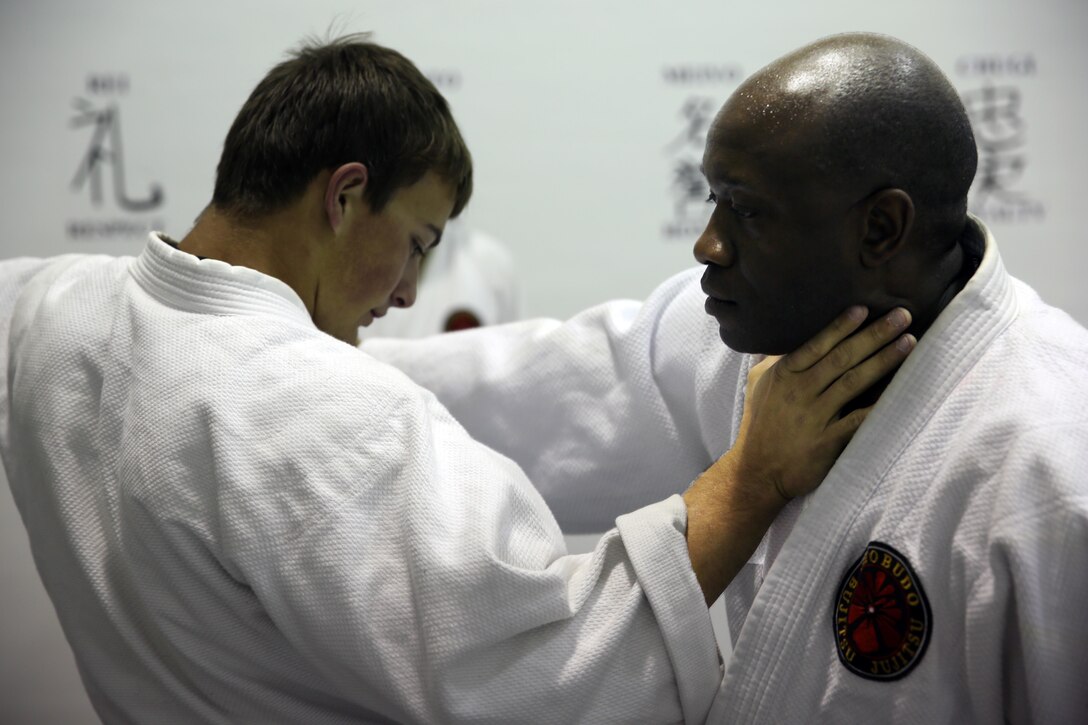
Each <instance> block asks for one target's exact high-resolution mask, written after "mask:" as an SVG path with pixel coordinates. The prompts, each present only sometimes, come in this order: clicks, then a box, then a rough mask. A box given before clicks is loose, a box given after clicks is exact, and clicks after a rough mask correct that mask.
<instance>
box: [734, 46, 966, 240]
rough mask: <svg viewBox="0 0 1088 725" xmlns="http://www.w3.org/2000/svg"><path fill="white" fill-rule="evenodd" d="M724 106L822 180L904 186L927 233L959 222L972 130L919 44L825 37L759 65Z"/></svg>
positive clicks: (857, 187)
mask: <svg viewBox="0 0 1088 725" xmlns="http://www.w3.org/2000/svg"><path fill="white" fill-rule="evenodd" d="M726 106H727V107H728V108H729V109H730V110H731V111H732V112H733V115H734V118H737V117H740V116H747V117H748V118H749V119H750V120H751V122H752V124H753V127H754V128H753V130H755V129H758V133H760V134H762V135H763V136H764V138H765V139H767V140H768V141H769V142H770V143H773V144H777V145H778V146H779V147H780V148H781V149H783V150H784V151H789V150H792V151H793V152H794V153H796V156H797V158H796V161H797V163H799V164H804V165H808V166H811V167H812V169H811V170H812V171H813V172H815V173H819V174H821V175H823V176H824V177H825V179H826V181H827V183H830V184H834V185H836V186H838V187H840V188H842V189H844V190H848V191H849V192H850V193H852V194H855V195H862V194H865V193H869V192H871V191H874V190H876V189H880V188H899V189H903V190H904V191H906V192H907V193H908V194H909V195H910V197H911V199H912V200H913V202H914V204H915V207H916V210H917V214H918V223H919V224H921V225H923V226H924V227H925V228H927V230H930V234H932V233H933V232H936V231H938V230H942V229H943V230H947V231H946V233H945V234H942V235H941V236H947V235H948V234H953V233H955V231H956V230H958V229H962V227H963V223H964V219H965V214H966V208H967V192H968V189H969V188H970V185H971V181H972V179H973V178H974V175H975V168H976V165H977V151H976V147H975V140H974V136H973V134H972V132H971V125H970V122H969V120H968V118H967V113H966V111H965V110H964V107H963V104H962V102H961V101H960V98H959V95H958V94H957V92H956V90H955V89H954V88H953V87H952V85H951V83H949V81H948V79H947V78H946V77H945V76H944V74H943V73H942V72H941V70H940V69H939V68H938V67H937V65H936V64H935V63H934V62H933V61H932V60H930V58H929V57H927V56H926V55H925V54H923V53H922V52H921V51H919V50H917V49H916V48H914V47H912V46H910V45H908V44H906V43H904V42H902V41H900V40H897V39H895V38H891V37H888V36H885V35H877V34H872V33H849V34H844V35H835V36H831V37H828V38H823V39H821V40H818V41H816V42H814V43H811V44H809V45H807V46H805V47H803V48H800V49H798V50H796V51H794V52H792V53H790V54H788V55H786V56H783V57H782V58H779V59H778V60H776V61H774V62H773V63H771V64H770V65H768V66H767V67H765V68H763V69H762V70H760V71H758V72H756V73H755V74H754V75H752V76H751V77H750V78H749V79H748V80H746V81H745V82H744V84H743V85H742V86H741V87H740V88H739V89H738V90H737V91H736V93H734V94H733V96H732V97H731V98H730V99H729V101H728V103H727V104H726ZM724 112H726V109H725V108H723V113H724Z"/></svg>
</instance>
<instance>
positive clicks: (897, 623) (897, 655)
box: [834, 541, 931, 680]
mask: <svg viewBox="0 0 1088 725" xmlns="http://www.w3.org/2000/svg"><path fill="white" fill-rule="evenodd" d="M834 615H835V616H834V624H835V645H836V649H837V650H838V652H839V660H840V661H841V662H842V663H843V664H844V665H845V666H846V669H848V670H850V671H851V672H853V673H854V674H855V675H860V676H862V677H864V678H866V679H870V680H897V679H899V678H900V677H903V676H905V675H906V674H907V673H908V672H910V671H911V670H912V669H913V668H914V666H915V665H917V664H918V662H919V661H921V659H922V655H923V654H925V651H926V645H928V644H929V633H930V627H931V621H930V612H929V601H928V600H927V599H926V593H925V592H924V591H923V590H922V582H921V581H920V580H919V579H918V576H917V575H916V574H915V573H914V570H913V569H911V566H910V563H909V562H908V561H907V558H906V557H905V556H903V555H902V554H900V553H899V552H898V551H896V550H895V549H893V548H892V547H890V546H888V545H887V544H882V543H880V542H879V541H872V542H869V545H868V546H867V547H866V548H865V553H864V554H862V555H861V558H860V559H858V560H857V561H856V562H854V564H853V565H852V566H851V567H850V568H849V569H847V570H846V576H844V577H843V580H842V584H841V585H840V586H839V591H838V596H837V597H836V598H835V612H834Z"/></svg>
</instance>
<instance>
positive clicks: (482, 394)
mask: <svg viewBox="0 0 1088 725" xmlns="http://www.w3.org/2000/svg"><path fill="white" fill-rule="evenodd" d="M973 223H974V225H975V229H976V232H977V234H978V235H980V236H982V237H984V239H985V254H984V257H983V260H982V263H981V265H980V267H979V269H978V270H977V271H976V272H975V274H974V275H973V277H972V278H971V280H970V281H969V282H968V284H967V286H966V287H965V288H964V289H963V290H962V292H961V293H960V294H959V295H958V296H957V297H956V298H955V299H954V300H953V301H952V302H951V303H950V304H949V306H948V307H947V308H946V309H945V310H944V311H943V313H942V314H941V315H940V317H939V318H938V319H937V321H936V322H935V323H934V325H933V326H932V327H931V328H930V329H929V330H928V331H927V332H926V334H925V335H924V336H923V338H922V340H921V341H920V342H919V345H918V346H917V348H916V349H915V351H914V352H913V353H912V355H911V356H910V357H909V358H908V360H907V361H906V363H905V364H904V365H903V366H902V368H901V369H900V370H899V372H898V373H897V375H896V376H895V378H894V380H893V382H892V384H891V385H890V386H889V387H888V388H887V390H886V391H885V393H884V394H883V396H882V398H881V400H880V402H879V403H878V405H877V407H876V408H875V409H874V411H873V412H872V413H871V414H870V416H869V417H868V419H867V421H866V422H865V423H864V425H863V426H862V428H861V429H860V430H859V432H858V433H857V435H856V437H855V438H854V440H853V441H852V442H851V443H850V445H849V446H848V447H847V449H846V450H845V452H844V453H843V455H842V456H841V457H840V459H839V461H838V462H837V463H836V465H835V467H834V468H833V469H832V470H831V472H830V473H829V474H828V476H827V478H826V479H825V481H824V483H823V484H822V486H821V487H820V488H819V489H818V490H817V491H816V492H815V493H814V494H812V495H811V496H809V497H807V498H806V499H805V500H803V501H795V502H793V503H791V504H790V506H788V507H787V508H786V509H785V510H784V511H783V513H782V514H781V515H780V516H779V518H778V519H777V520H776V522H775V524H774V525H773V526H772V527H771V529H770V530H769V531H768V533H767V535H766V536H765V537H764V540H763V542H762V543H761V544H760V546H759V547H758V549H757V550H756V552H755V553H754V555H753V556H752V558H751V560H750V562H749V563H748V564H747V565H746V566H745V567H744V568H743V569H742V571H741V572H740V574H739V575H738V576H737V578H736V579H735V580H734V581H733V583H732V585H731V586H730V587H729V589H727V591H726V595H725V596H726V604H727V610H728V615H729V623H730V629H731V632H732V635H733V636H732V639H733V644H734V652H733V656H732V659H731V660H730V662H729V665H728V668H727V672H726V677H725V678H724V680H723V682H722V685H721V690H720V693H719V696H718V698H717V699H716V700H715V705H714V708H713V709H712V712H711V715H710V717H709V721H710V722H715V723H810V722H897V723H919V722H924V723H968V722H976V723H994V722H1003V721H1006V722H1014V723H1021V722H1040V723H1058V722H1061V723H1067V722H1068V723H1072V722H1088V687H1085V682H1086V681H1088V680H1086V678H1088V617H1085V616H1084V612H1083V602H1084V601H1086V600H1088V332H1086V331H1085V330H1084V329H1083V328H1082V327H1080V326H1079V325H1077V324H1076V323H1075V322H1074V321H1073V320H1072V319H1071V318H1069V317H1068V316H1067V315H1066V314H1065V313H1063V312H1061V311H1059V310H1056V309H1054V308H1051V307H1048V306H1047V305H1045V304H1044V303H1043V302H1042V301H1041V300H1040V299H1039V297H1038V296H1037V295H1036V294H1035V293H1034V292H1033V291H1032V290H1031V289H1029V288H1028V287H1027V286H1026V285H1024V284H1022V283H1020V282H1018V281H1016V280H1014V279H1012V278H1011V277H1009V276H1008V275H1007V273H1006V272H1005V270H1004V268H1003V266H1002V263H1001V260H1000V257H999V255H998V252H997V248H996V246H995V243H994V241H993V239H992V238H991V236H990V234H989V232H988V230H986V229H985V228H984V227H983V226H982V224H981V222H978V221H977V220H975V221H974V222H973ZM698 280H699V271H698V270H691V271H689V272H686V273H682V274H680V275H678V276H676V277H675V278H673V279H671V280H669V281H668V282H666V283H665V284H664V285H662V286H661V287H660V288H659V289H658V290H657V291H655V293H654V294H653V295H652V296H651V297H650V298H649V299H648V300H647V301H646V303H645V304H643V305H641V306H638V305H635V304H634V303H626V302H620V303H612V304H608V305H604V306H601V307H598V308H595V309H593V310H590V311H587V312H586V313H583V314H582V315H580V316H577V317H575V318H573V319H571V320H570V321H569V322H567V323H565V324H562V325H560V324H558V323H555V322H547V321H541V322H531V321H527V322H524V323H520V324H517V325H512V326H505V327H503V328H498V329H488V330H479V331H470V332H463V333H458V334H456V335H445V336H439V337H436V338H433V339H430V340H424V341H417V342H411V343H402V342H396V341H381V340H379V341H373V342H368V343H366V344H364V346H363V349H365V350H368V351H369V352H371V354H374V355H375V356H377V357H379V358H380V359H384V360H387V361H389V362H392V363H393V364H395V365H397V366H398V367H401V368H402V369H404V370H406V371H407V372H408V373H409V374H410V375H411V376H412V377H413V378H414V379H416V380H417V381H418V382H420V383H421V384H423V385H424V386H426V387H428V388H431V389H433V390H435V391H436V392H437V394H438V397H439V399H440V400H442V401H443V402H444V403H445V404H446V405H447V406H448V407H449V409H450V410H451V411H452V412H453V414H454V415H455V416H456V417H457V418H458V419H459V420H461V421H462V423H464V424H465V426H466V427H467V428H468V430H469V431H470V432H472V433H473V435H476V436H478V437H479V438H480V439H481V440H483V441H485V442H487V443H488V444H489V445H491V446H493V447H495V448H496V449H497V450H500V451H502V452H504V453H507V454H508V455H510V456H511V457H512V458H514V460H516V461H518V462H520V463H521V464H522V465H523V466H524V467H525V469H526V470H527V472H528V473H529V474H530V477H531V478H533V480H534V483H535V484H536V485H537V486H538V487H539V488H540V490H541V492H542V493H543V495H544V497H545V499H546V500H547V501H548V502H549V504H550V505H551V507H552V510H553V512H554V513H555V515H556V517H557V519H558V521H559V523H560V525H561V526H564V527H569V528H571V529H576V530H583V531H592V530H593V529H594V528H595V527H596V528H600V527H602V526H603V525H604V524H605V523H606V522H607V521H608V520H609V518H610V516H612V515H613V514H614V511H615V509H614V508H613V506H620V507H624V506H633V505H639V502H650V501H653V500H656V499H658V498H660V497H661V496H663V495H665V494H666V493H669V492H670V491H669V490H663V489H661V488H660V485H659V484H660V483H661V482H662V481H663V480H668V479H665V478H663V477H662V476H661V475H660V472H661V471H662V470H671V471H686V473H687V474H688V475H693V474H694V473H696V472H698V471H699V470H700V469H702V468H703V467H705V466H707V465H709V463H710V462H711V461H712V460H714V459H715V458H716V457H717V456H719V455H720V454H721V453H722V452H723V451H724V450H726V449H727V447H728V445H730V442H731V440H732V439H733V436H735V432H736V425H737V423H738V421H739V413H740V411H741V409H742V396H743V390H744V373H745V372H746V370H747V367H748V364H749V360H750V358H748V357H747V356H743V355H739V354H736V353H733V352H731V351H729V350H727V349H725V348H724V347H723V346H722V344H721V343H720V341H719V338H718V335H717V328H716V323H715V321H714V320H713V319H712V318H710V317H709V316H707V315H706V314H705V313H704V311H703V309H702V307H703V301H704V299H705V298H704V296H703V294H702V292H701V291H700V289H699V284H698ZM617 318H622V319H624V320H626V319H628V318H634V319H633V321H632V322H629V323H628V322H625V323H623V324H621V325H616V324H615V321H616V320H617ZM435 361H441V362H440V364H435ZM555 461H562V462H563V463H562V466H561V467H558V468H557V469H556V475H554V476H553V475H550V471H552V470H553V463H554V462H555ZM617 461H622V464H617ZM643 474H645V475H643ZM870 542H882V543H884V544H888V545H890V546H892V547H894V549H895V550H896V551H898V552H899V553H901V554H902V555H903V556H904V558H905V560H906V561H907V563H908V564H909V566H910V567H911V568H912V570H913V572H914V574H915V575H916V576H917V578H918V580H919V581H920V583H921V586H922V587H923V588H924V591H925V593H926V594H927V595H928V600H929V605H930V611H931V622H930V626H929V629H928V636H929V643H928V647H927V648H926V649H925V650H924V652H923V654H922V655H921V657H920V659H918V660H917V663H916V665H915V666H914V668H913V669H910V670H909V671H907V672H906V674H904V675H903V676H902V677H900V678H899V679H896V680H892V681H875V680H872V679H867V678H865V677H862V676H859V675H857V674H854V673H853V672H851V671H850V670H848V669H847V668H846V666H845V665H844V664H843V663H842V662H840V660H839V657H838V653H837V647H836V634H835V628H834V614H835V606H836V598H837V595H838V593H839V587H840V585H841V584H842V583H843V581H844V579H843V577H844V574H846V572H847V571H848V570H849V569H850V568H851V566H852V565H853V564H854V562H855V561H857V560H858V559H859V557H860V556H861V555H862V553H863V552H864V551H865V549H866V546H867V545H868V544H869V543H870Z"/></svg>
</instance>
